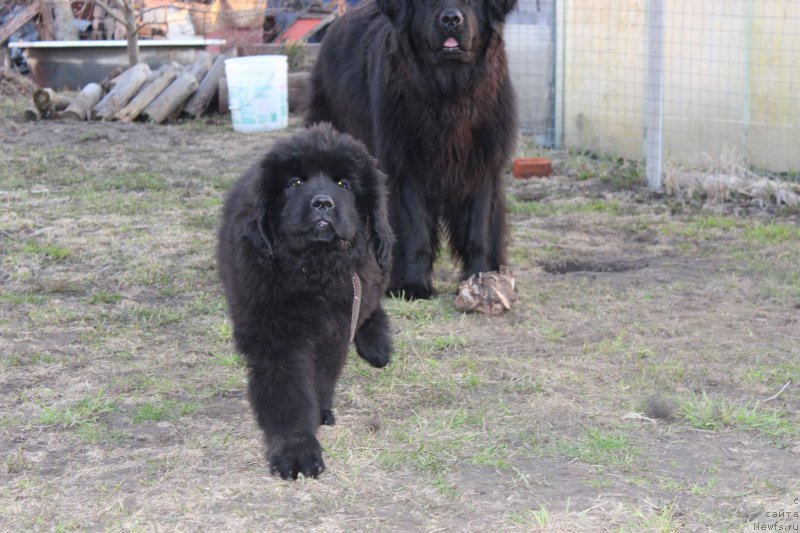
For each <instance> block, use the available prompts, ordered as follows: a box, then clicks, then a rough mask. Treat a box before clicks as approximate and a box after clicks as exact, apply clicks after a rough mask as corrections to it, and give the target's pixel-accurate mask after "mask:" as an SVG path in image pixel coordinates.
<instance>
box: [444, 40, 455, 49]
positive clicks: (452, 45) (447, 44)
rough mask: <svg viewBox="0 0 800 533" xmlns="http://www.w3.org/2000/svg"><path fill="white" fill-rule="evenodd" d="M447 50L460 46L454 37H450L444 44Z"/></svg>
mask: <svg viewBox="0 0 800 533" xmlns="http://www.w3.org/2000/svg"><path fill="white" fill-rule="evenodd" d="M444 46H445V48H455V47H457V46H458V41H456V40H455V39H454V38H452V37H448V38H447V40H446V41H445V42H444Z"/></svg>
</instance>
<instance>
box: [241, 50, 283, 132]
mask: <svg viewBox="0 0 800 533" xmlns="http://www.w3.org/2000/svg"><path fill="white" fill-rule="evenodd" d="M288 71H289V68H288V63H287V61H286V56H278V55H270V56H246V57H234V58H231V59H226V60H225V76H226V77H227V78H228V107H229V108H230V110H231V118H232V119H233V129H234V130H236V131H238V132H241V133H252V132H256V131H272V130H279V129H281V128H285V127H286V126H287V125H288V124H289V91H288V89H287V86H288V83H287V78H288Z"/></svg>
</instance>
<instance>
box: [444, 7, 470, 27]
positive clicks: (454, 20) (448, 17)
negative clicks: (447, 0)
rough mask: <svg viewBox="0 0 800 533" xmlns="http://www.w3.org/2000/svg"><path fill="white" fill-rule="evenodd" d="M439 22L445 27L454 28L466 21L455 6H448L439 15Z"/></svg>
mask: <svg viewBox="0 0 800 533" xmlns="http://www.w3.org/2000/svg"><path fill="white" fill-rule="evenodd" d="M439 22H440V23H441V24H442V26H444V27H445V28H447V29H449V30H454V29H456V28H459V27H461V25H462V24H463V23H464V15H463V14H462V13H461V11H459V10H458V9H455V8H447V9H445V10H444V11H442V13H441V14H440V15H439Z"/></svg>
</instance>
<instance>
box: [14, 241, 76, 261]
mask: <svg viewBox="0 0 800 533" xmlns="http://www.w3.org/2000/svg"><path fill="white" fill-rule="evenodd" d="M22 251H23V253H26V254H32V255H44V256H46V257H47V258H49V259H52V260H54V261H63V260H64V259H66V258H67V257H69V256H70V255H72V251H71V250H70V249H69V248H67V247H66V246H59V245H57V244H39V243H36V242H27V243H25V245H24V246H23V247H22Z"/></svg>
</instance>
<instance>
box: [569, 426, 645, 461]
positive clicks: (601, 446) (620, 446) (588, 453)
mask: <svg viewBox="0 0 800 533" xmlns="http://www.w3.org/2000/svg"><path fill="white" fill-rule="evenodd" d="M555 450H556V451H557V452H558V453H559V454H560V455H564V456H566V457H569V458H572V459H577V460H579V461H583V462H584V463H589V464H593V465H601V466H608V467H614V468H619V467H622V468H625V467H630V466H632V465H633V463H634V459H635V454H636V448H635V447H634V446H633V443H632V442H631V441H630V439H629V438H628V437H627V436H626V435H625V434H624V433H622V432H620V431H611V430H605V429H600V428H595V427H585V428H584V433H583V434H582V435H580V436H579V437H578V438H575V439H560V440H558V441H557V443H556V446H555Z"/></svg>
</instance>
